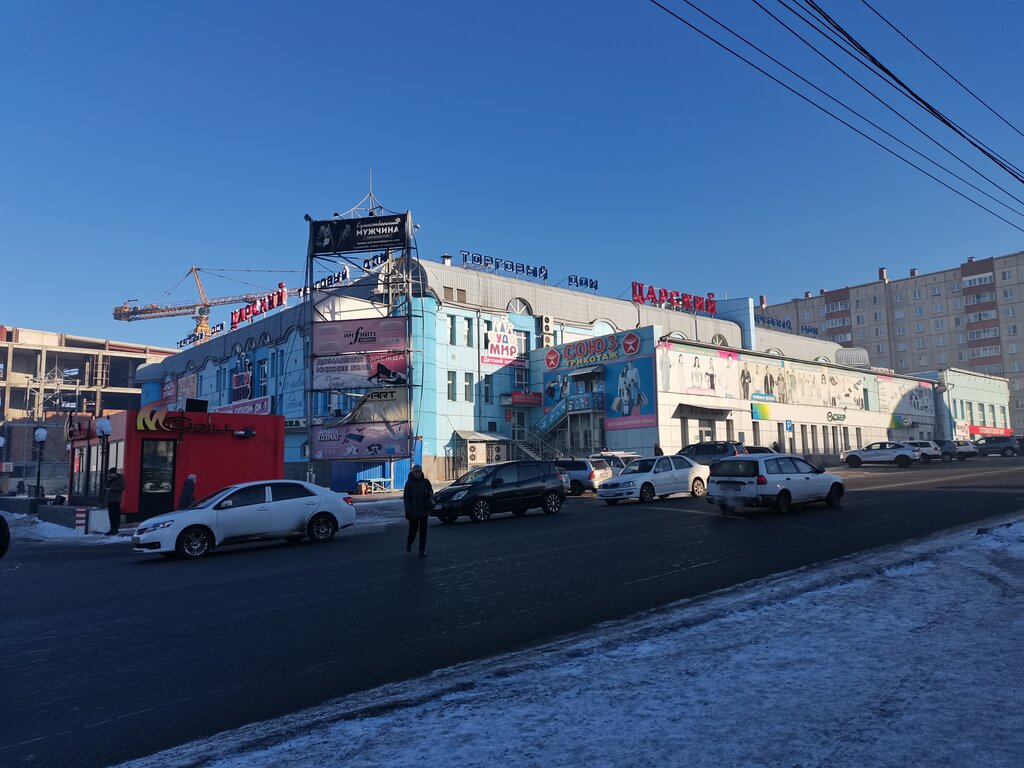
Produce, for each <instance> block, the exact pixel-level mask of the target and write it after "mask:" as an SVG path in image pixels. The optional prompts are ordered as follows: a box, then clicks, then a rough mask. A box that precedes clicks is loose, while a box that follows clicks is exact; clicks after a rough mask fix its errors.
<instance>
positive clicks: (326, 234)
mask: <svg viewBox="0 0 1024 768" xmlns="http://www.w3.org/2000/svg"><path fill="white" fill-rule="evenodd" d="M411 220H412V217H411V216H410V214H409V212H408V211H407V212H405V213H402V214H395V215H391V216H364V217H363V218H360V219H327V220H325V221H313V220H311V221H310V222H309V252H310V254H311V255H313V256H321V255H324V254H329V253H352V252H355V251H378V250H384V249H386V248H395V249H399V248H404V247H405V245H406V241H407V239H408V236H409V232H410V230H411V227H410V223H411Z"/></svg>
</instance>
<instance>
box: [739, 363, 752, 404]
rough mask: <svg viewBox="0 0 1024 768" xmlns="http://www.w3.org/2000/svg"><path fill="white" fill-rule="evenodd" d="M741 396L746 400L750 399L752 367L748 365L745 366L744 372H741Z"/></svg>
mask: <svg viewBox="0 0 1024 768" xmlns="http://www.w3.org/2000/svg"><path fill="white" fill-rule="evenodd" d="M740 394H742V395H743V399H744V400H749V399H750V366H749V365H747V363H744V364H743V370H742V371H740Z"/></svg>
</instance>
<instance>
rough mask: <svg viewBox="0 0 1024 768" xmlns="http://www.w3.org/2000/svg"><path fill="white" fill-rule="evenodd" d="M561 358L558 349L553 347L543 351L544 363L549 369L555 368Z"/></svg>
mask: <svg viewBox="0 0 1024 768" xmlns="http://www.w3.org/2000/svg"><path fill="white" fill-rule="evenodd" d="M561 360H562V356H561V355H560V354H558V350H557V349H555V348H554V347H552V348H551V349H549V350H548V351H547V352H545V353H544V364H545V365H547V367H548V368H550V369H551V370H554V369H555V368H557V367H558V364H559V362H561Z"/></svg>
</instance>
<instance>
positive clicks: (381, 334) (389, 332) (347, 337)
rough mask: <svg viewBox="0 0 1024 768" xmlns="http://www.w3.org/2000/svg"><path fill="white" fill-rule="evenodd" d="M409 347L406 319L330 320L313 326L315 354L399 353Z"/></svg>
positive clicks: (315, 355) (316, 355)
mask: <svg viewBox="0 0 1024 768" xmlns="http://www.w3.org/2000/svg"><path fill="white" fill-rule="evenodd" d="M408 346H409V333H408V328H407V327H406V319H405V318H404V317H373V318H364V319H360V320H331V321H327V322H319V323H314V324H313V355H314V357H318V356H321V355H324V356H326V355H340V354H345V353H347V352H348V353H351V352H378V351H399V350H405V349H406V348H407V347H408Z"/></svg>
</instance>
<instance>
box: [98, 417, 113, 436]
mask: <svg viewBox="0 0 1024 768" xmlns="http://www.w3.org/2000/svg"><path fill="white" fill-rule="evenodd" d="M113 431H114V429H113V426H112V425H111V423H110V419H108V418H107V417H106V416H103V417H101V418H98V419H96V436H97V437H110V433H111V432H113Z"/></svg>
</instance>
